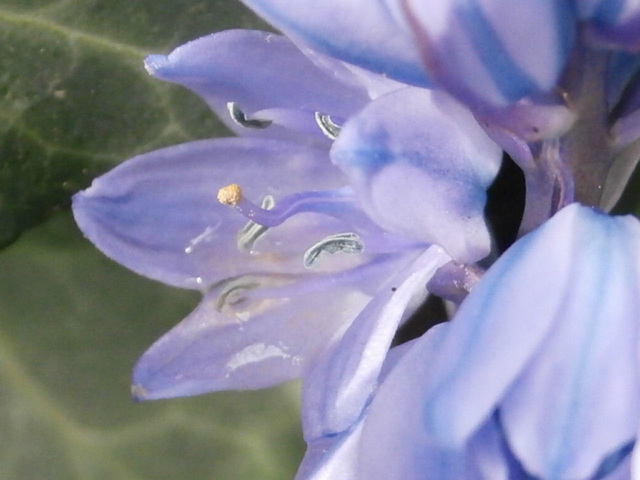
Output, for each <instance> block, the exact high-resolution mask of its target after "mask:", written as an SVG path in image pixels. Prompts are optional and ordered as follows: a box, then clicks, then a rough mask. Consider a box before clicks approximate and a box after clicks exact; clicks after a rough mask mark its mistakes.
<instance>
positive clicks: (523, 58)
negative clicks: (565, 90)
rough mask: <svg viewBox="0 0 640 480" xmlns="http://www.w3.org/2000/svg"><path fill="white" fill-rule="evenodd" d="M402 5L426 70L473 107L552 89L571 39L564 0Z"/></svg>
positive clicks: (413, 1) (450, 0)
mask: <svg viewBox="0 0 640 480" xmlns="http://www.w3.org/2000/svg"><path fill="white" fill-rule="evenodd" d="M398 2H399V0H398ZM403 4H404V7H405V11H406V14H407V18H408V24H409V25H410V26H411V27H412V28H413V30H414V32H415V33H416V37H417V40H418V43H419V45H420V47H421V48H422V52H423V59H424V61H425V65H426V66H427V71H428V73H429V75H430V76H432V78H433V79H434V80H435V81H437V82H438V83H439V84H440V85H441V86H443V87H444V88H446V89H448V90H449V91H450V92H452V93H454V94H455V95H456V96H457V97H459V98H460V99H462V100H463V101H465V102H469V103H471V104H476V105H479V106H480V105H491V106H503V105H506V104H508V103H512V102H515V101H517V100H519V99H521V98H523V97H526V96H530V95H534V94H537V93H540V92H549V91H551V90H552V89H553V88H554V87H555V85H556V83H557V80H558V78H559V76H560V74H561V73H562V71H563V69H564V66H565V62H566V60H567V57H568V54H569V52H570V50H571V47H572V43H573V37H574V31H575V25H574V20H575V19H574V16H573V12H572V9H571V7H570V5H569V2H566V1H564V0H538V1H535V2H522V1H519V2H514V1H513V0H441V1H438V2H434V1H422V0H409V1H406V2H403Z"/></svg>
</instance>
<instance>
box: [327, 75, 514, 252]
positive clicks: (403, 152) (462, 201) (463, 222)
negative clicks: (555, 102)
mask: <svg viewBox="0 0 640 480" xmlns="http://www.w3.org/2000/svg"><path fill="white" fill-rule="evenodd" d="M331 158H332V160H333V161H334V162H335V163H336V164H337V165H338V166H339V167H340V168H341V169H342V170H343V171H344V172H345V173H346V175H347V176H348V177H349V180H350V183H351V185H352V186H353V188H354V189H355V191H356V194H357V195H358V198H359V199H360V202H361V204H362V206H363V208H364V210H365V211H366V212H367V213H368V214H369V216H370V217H371V218H372V219H373V220H374V221H376V222H377V223H378V224H380V225H381V226H382V227H384V228H385V229H386V230H389V231H391V232H394V233H397V234H400V235H404V236H406V237H408V238H412V239H415V240H420V241H424V242H426V243H435V244H438V245H441V246H442V247H443V248H445V250H447V253H449V255H451V257H453V258H454V259H455V260H456V261H459V262H471V261H476V260H478V259H480V258H482V257H484V256H485V255H487V254H488V252H489V249H490V238H489V232H488V230H487V227H486V225H485V222H484V206H485V203H486V189H487V188H488V187H489V185H490V184H491V182H492V181H493V179H494V178H495V175H496V174H497V172H498V169H499V167H500V162H501V159H502V150H501V149H500V147H498V146H497V145H496V144H495V143H494V142H493V141H492V140H490V139H489V137H488V136H487V135H486V134H485V132H484V131H483V130H482V128H481V127H480V126H479V125H478V124H477V122H476V121H475V119H474V118H473V116H472V115H471V113H469V111H468V110H466V109H465V108H464V107H463V106H462V105H460V104H459V103H457V102H456V101H455V100H453V99H452V98H451V97H449V96H447V95H446V94H444V93H442V92H434V91H430V90H424V89H418V88H411V87H410V88H405V89H402V90H399V91H396V92H393V93H391V94H389V95H385V96H384V97H381V98H379V99H377V100H375V101H374V102H373V103H371V104H370V105H369V106H367V107H366V108H365V109H364V110H363V111H361V112H360V113H359V114H358V115H356V116H354V117H352V118H351V119H350V121H349V122H347V123H346V124H345V126H344V127H343V129H342V131H341V133H340V137H339V138H338V140H337V141H336V142H335V143H334V146H333V148H332V150H331Z"/></svg>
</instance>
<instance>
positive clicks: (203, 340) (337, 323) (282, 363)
mask: <svg viewBox="0 0 640 480" xmlns="http://www.w3.org/2000/svg"><path fill="white" fill-rule="evenodd" d="M389 268H390V265H389V264H388V263H385V262H374V263H371V264H369V265H367V266H365V267H362V268H360V269H355V270H352V271H350V272H347V273H345V274H342V275H337V276H336V275H333V276H331V275H329V276H327V275H307V276H304V277H291V276H283V275H246V276H241V277H236V278H233V279H229V280H228V281H226V282H222V283H221V284H220V285H218V286H216V287H215V288H213V289H212V290H211V291H209V292H208V293H207V294H206V295H205V297H204V299H203V301H202V303H201V304H200V306H199V307H198V308H197V309H196V310H195V311H194V312H193V313H192V314H191V315H189V316H188V317H187V318H186V319H185V320H183V321H182V322H181V323H180V324H179V325H177V326H176V327H175V328H174V329H172V330H171V331H169V332H168V333H167V334H165V335H164V336H163V337H162V338H161V339H160V340H158V341H157V342H156V343H155V344H154V345H153V346H152V347H151V348H150V349H149V350H148V351H147V352H146V353H145V354H144V355H143V356H142V358H141V359H140V360H139V361H138V364H137V365H136V367H135V370H134V374H133V382H134V387H133V392H134V395H135V396H136V397H138V398H139V399H141V400H146V399H157V398H169V397H177V396H189V395H196V394H200V393H205V392H211V391H215V390H230V389H253V388H262V387H268V386H272V385H275V384H277V383H280V382H284V381H287V380H291V379H293V378H296V377H298V376H299V375H301V374H302V372H303V371H304V370H305V369H306V368H309V364H310V363H311V362H313V360H314V358H315V357H316V356H317V355H318V354H320V352H322V351H323V350H324V349H325V348H327V346H328V345H329V344H330V342H331V340H332V339H333V338H334V337H337V338H339V335H340V334H341V333H342V332H343V331H344V330H345V329H346V328H347V327H348V326H349V324H350V323H351V321H352V320H353V319H354V318H355V317H356V315H357V314H358V313H359V312H360V310H362V308H363V307H364V306H365V305H366V304H367V302H369V300H370V298H371V297H370V295H369V291H370V290H371V289H372V286H373V285H376V284H378V282H380V281H381V280H382V278H384V276H386V275H388V272H389Z"/></svg>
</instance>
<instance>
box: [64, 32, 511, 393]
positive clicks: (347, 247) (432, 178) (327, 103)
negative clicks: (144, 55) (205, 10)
mask: <svg viewBox="0 0 640 480" xmlns="http://www.w3.org/2000/svg"><path fill="white" fill-rule="evenodd" d="M316 58H318V57H316ZM146 66H147V69H148V70H149V71H150V72H151V73H152V74H153V75H155V76H158V77H159V78H162V79H164V80H168V81H172V82H175V83H179V84H181V85H184V86H187V87H189V88H191V89H192V90H194V91H195V92H197V93H198V94H200V95H201V96H202V97H203V98H204V99H205V100H206V101H207V102H208V103H209V105H211V107H212V108H213V109H214V110H215V111H216V112H217V113H218V114H219V115H220V117H221V118H223V120H224V121H226V122H227V124H228V125H229V126H230V127H231V128H232V129H234V130H235V131H236V132H237V133H238V134H239V135H240V138H227V139H214V140H204V141H197V142H192V143H189V144H185V145H179V146H175V147H169V148H166V149H162V150H158V151H155V152H151V153H147V154H144V155H140V156H138V157H135V158H133V159H131V160H129V161H127V162H125V163H124V164H122V165H121V166H119V167H117V168H115V169H114V170H113V171H111V172H109V173H108V174H106V175H104V176H103V177H100V178H98V179H96V180H95V181H94V183H93V185H92V186H91V187H90V188H89V189H87V190H85V191H84V192H81V193H79V194H78V195H76V196H75V198H74V204H73V208H74V214H75V217H76V220H77V222H78V225H79V226H80V227H81V228H82V230H83V232H84V233H85V235H86V236H87V237H88V238H89V239H90V240H91V241H92V242H94V243H95V244H96V245H97V246H98V247H99V248H100V249H102V250H103V251H104V252H105V253H106V254H107V255H109V256H110V257H112V258H114V259H115V260H117V261H118V262H120V263H122V264H124V265H126V266H127V267H129V268H131V269H132V270H134V271H136V272H138V273H141V274H143V275H146V276H148V277H151V278H153V279H156V280H159V281H162V282H165V283H167V284H170V285H174V286H177V287H182V288H192V289H197V290H200V291H202V292H203V294H204V298H203V301H202V303H201V304H200V306H199V307H198V308H197V309H196V310H195V311H194V312H193V313H192V314H191V315H189V317H187V318H186V319H185V320H184V321H183V322H182V323H180V324H179V325H178V326H177V327H176V328H174V329H173V330H172V331H170V332H169V333H168V334H167V335H165V336H164V337H163V338H162V339H160V340H159V341H158V342H157V343H156V344H155V345H154V346H152V347H151V348H150V349H149V351H148V352H146V353H145V355H143V357H142V358H141V360H140V361H139V363H138V365H137V366H136V368H135V371H134V387H133V391H134V395H135V396H136V397H137V398H139V399H153V398H164V397H172V396H185V395H194V394H198V393H203V392H208V391H213V390H219V389H232V388H233V389H244V388H260V387H265V386H270V385H273V384H276V383H279V382H282V381H286V380H290V379H292V378H296V377H298V376H300V375H303V374H305V372H307V371H308V370H310V369H311V368H312V366H313V365H314V364H315V363H316V362H317V358H319V357H320V356H321V355H322V353H323V352H324V351H325V350H327V349H328V348H329V346H330V345H332V344H333V343H335V342H336V341H337V340H338V339H339V338H340V337H341V335H342V333H344V332H345V330H347V328H348V327H349V326H350V325H351V323H352V322H353V321H354V319H357V320H356V321H357V322H358V325H360V323H364V325H365V326H366V324H367V322H371V321H374V320H375V319H377V318H378V317H379V316H380V315H382V314H384V316H385V321H386V322H387V324H388V325H389V326H391V328H390V329H389V328H388V327H385V328H388V330H389V332H388V333H387V334H386V337H384V338H385V339H384V340H383V337H378V338H377V342H378V343H380V342H381V341H382V342H387V343H388V344H390V343H391V340H392V337H393V332H395V326H397V325H398V324H399V323H400V322H401V321H402V320H403V319H405V318H406V315H405V310H407V309H408V308H409V309H410V308H415V305H414V304H415V303H416V302H415V300H413V303H411V301H412V299H413V297H414V295H418V296H421V297H424V295H425V294H426V290H425V289H424V284H425V283H426V282H427V281H428V280H429V279H430V278H431V276H433V274H434V273H435V270H436V269H437V268H438V267H439V266H441V265H443V264H444V263H447V262H449V261H450V260H451V259H455V260H457V261H459V262H474V261H476V260H479V259H481V258H483V257H485V256H486V255H487V254H488V253H489V251H490V249H491V239H490V235H489V231H488V227H487V225H486V224H485V221H484V218H483V209H484V205H485V202H486V188H487V187H488V186H489V185H490V184H491V182H492V181H493V178H494V177H495V175H496V173H497V170H498V168H499V164H500V159H501V156H502V152H501V149H500V148H499V147H498V146H497V145H496V144H495V143H494V142H493V141H492V140H490V139H489V137H488V136H487V135H486V134H485V133H484V131H483V130H482V128H481V127H480V126H479V124H478V123H477V122H476V121H475V119H474V118H473V116H472V115H471V113H470V112H469V111H468V110H467V109H466V108H465V107H463V106H462V105H461V104H460V103H458V102H457V101H455V100H454V99H452V98H451V97H449V96H448V95H446V94H445V93H438V92H430V91H426V90H423V89H418V88H415V87H409V86H405V85H402V84H399V83H397V82H390V81H388V80H386V79H384V78H380V77H378V76H377V75H375V74H371V73H368V72H364V71H351V70H348V69H347V68H346V66H345V65H344V64H342V63H341V62H337V61H335V60H332V59H328V58H324V59H322V62H321V64H320V66H318V65H316V64H314V63H313V62H312V61H311V60H309V57H307V56H305V55H303V54H302V53H301V52H300V51H299V50H298V49H297V48H296V47H294V45H293V44H292V43H291V42H290V41H288V40H287V39H286V38H284V37H281V36H278V35H275V34H271V33H263V32H253V31H229V32H222V33H219V34H216V35H212V36H209V37H205V38H202V39H199V40H196V41H194V42H191V43H189V44H187V45H184V46H182V47H180V48H178V49H177V50H176V51H174V52H173V53H171V54H170V55H169V56H166V57H165V56H151V57H149V58H148V59H147V62H146ZM334 72H337V73H336V75H333V73H334ZM382 93H386V95H382ZM380 95H382V96H380ZM417 105H420V108H412V106H417ZM417 126H419V131H418V129H417ZM336 137H337V140H335V138H336ZM334 140H335V141H334ZM331 158H333V163H332V161H331ZM407 174H410V175H411V179H407V180H406V181H402V184H401V185H398V183H397V181H398V180H400V179H402V178H403V177H404V176H406V175H407ZM216 195H217V197H218V199H216ZM425 203H428V204H431V208H430V216H429V217H425V218H424V219H423V220H422V221H421V222H419V223H418V225H419V226H418V227H416V223H417V222H416V220H417V219H418V218H419V217H420V215H422V214H423V210H422V205H423V204H425ZM396 272H399V273H396ZM416 272H417V273H416ZM414 274H417V275H418V278H420V279H421V280H420V281H416V280H415V279H414V280H413V283H412V286H411V288H410V290H409V291H408V292H404V293H402V295H400V293H398V294H395V293H394V291H393V289H394V288H395V286H396V285H397V284H398V283H400V282H402V281H404V279H405V277H410V276H411V275H414ZM414 276H415V275H414ZM411 278H413V277H411ZM372 298H373V300H372ZM390 301H391V302H392V304H393V305H395V306H394V307H393V308H391V309H389V307H388V303H389V302H390ZM410 304H411V305H413V307H411V305H410ZM394 325H395V326H394ZM363 328H364V327H363ZM363 331H366V332H367V334H371V333H372V332H370V331H368V330H366V328H365V330H363ZM381 345H383V344H381ZM387 348H388V345H387ZM385 352H386V349H385V348H381V349H380V352H379V353H378V357H379V358H378V360H377V361H378V362H379V363H382V361H383V359H384V353H385ZM364 398H365V399H366V396H365V397H364Z"/></svg>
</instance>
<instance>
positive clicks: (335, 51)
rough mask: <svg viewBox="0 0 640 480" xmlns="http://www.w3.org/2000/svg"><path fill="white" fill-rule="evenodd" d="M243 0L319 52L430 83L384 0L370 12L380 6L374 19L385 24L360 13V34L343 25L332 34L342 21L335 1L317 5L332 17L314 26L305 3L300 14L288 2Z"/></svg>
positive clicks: (424, 84) (405, 79) (413, 82)
mask: <svg viewBox="0 0 640 480" xmlns="http://www.w3.org/2000/svg"><path fill="white" fill-rule="evenodd" d="M243 1H244V3H246V4H247V5H248V6H249V7H251V8H254V9H255V10H256V11H257V12H258V13H259V14H260V15H261V16H263V17H265V18H266V19H267V20H268V21H271V22H272V23H273V24H274V25H275V26H276V27H278V28H279V29H280V30H282V31H283V32H285V33H286V34H287V35H290V36H292V37H293V38H294V39H297V40H302V42H303V43H305V44H307V45H309V46H311V47H312V48H314V49H316V50H318V51H321V52H323V53H326V54H328V55H331V56H333V57H335V58H338V59H340V60H343V61H345V62H349V63H352V64H354V65H357V66H359V67H363V68H366V69H368V70H371V71H373V72H376V73H381V74H384V75H388V76H389V77H391V78H393V79H395V80H399V81H402V82H405V83H408V84H411V85H416V86H420V87H429V86H430V85H431V82H430V81H429V79H428V78H427V75H426V73H425V71H424V69H423V67H422V62H421V60H420V55H419V53H418V50H417V48H414V45H413V38H412V37H411V35H409V34H408V32H406V31H404V30H403V29H402V28H401V27H400V26H398V27H397V28H396V26H395V24H394V22H395V21H394V20H393V18H391V15H386V13H387V12H388V10H389V9H388V6H387V5H386V4H385V2H384V1H378V2H377V3H376V5H375V6H372V7H371V9H372V10H371V11H370V12H373V10H375V9H376V8H379V9H382V10H383V12H384V13H382V14H380V15H378V17H377V18H375V20H380V19H381V18H382V19H385V20H388V21H386V22H384V23H385V24H384V25H381V24H379V23H372V24H367V22H366V20H367V19H368V18H370V17H367V16H363V17H362V19H363V22H361V25H358V26H357V27H359V28H361V29H362V30H363V32H364V34H362V33H360V34H359V35H358V33H356V34H353V35H352V34H351V32H350V31H349V29H355V27H356V25H351V26H349V27H348V28H345V30H344V31H342V32H340V34H336V33H335V30H336V24H337V25H340V24H341V23H344V20H341V18H340V9H339V8H338V7H335V6H333V5H334V3H338V2H333V3H332V2H325V4H319V5H318V8H317V14H318V15H324V16H327V17H328V18H331V19H332V20H327V22H328V23H327V28H324V27H322V28H317V27H315V26H314V25H313V24H312V23H313V22H312V21H309V20H308V19H307V18H305V15H304V14H305V9H304V7H306V5H302V6H301V7H302V13H301V12H297V11H296V6H291V7H290V8H288V7H289V5H287V6H286V7H285V6H284V5H283V4H284V2H273V1H265V0H243ZM303 3H304V2H303ZM307 3H308V2H307ZM371 17H372V18H373V17H375V14H372V15H371ZM380 28H382V29H383V31H382V32H380V31H379V29H380ZM381 33H382V34H383V35H386V36H387V38H386V39H385V38H382V39H381V41H376V37H377V36H379V35H380V34H381ZM404 37H406V38H404ZM391 40H393V42H395V43H396V44H399V45H401V48H398V49H395V50H393V49H392V48H389V47H388V44H389V42H390V41H391Z"/></svg>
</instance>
